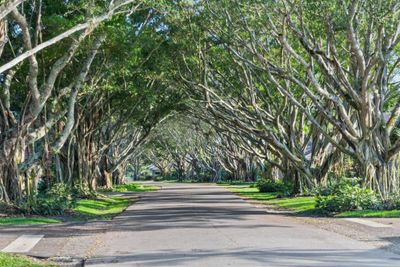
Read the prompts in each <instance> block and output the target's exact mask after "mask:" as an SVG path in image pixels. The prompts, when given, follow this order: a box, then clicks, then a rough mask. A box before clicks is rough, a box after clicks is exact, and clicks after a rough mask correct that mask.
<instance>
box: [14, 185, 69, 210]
mask: <svg viewBox="0 0 400 267" xmlns="http://www.w3.org/2000/svg"><path fill="white" fill-rule="evenodd" d="M75 205H76V198H75V197H74V195H73V192H72V190H71V188H70V187H69V186H67V185H65V184H62V183H59V184H54V185H53V186H52V187H51V188H50V189H49V190H47V191H45V192H42V193H39V194H38V195H37V196H36V197H34V198H33V199H28V200H26V201H24V202H22V203H20V209H21V211H22V213H24V214H36V215H60V214H63V213H65V212H68V211H70V210H71V209H72V208H73V207H75Z"/></svg>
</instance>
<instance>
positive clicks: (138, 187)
mask: <svg viewBox="0 0 400 267" xmlns="http://www.w3.org/2000/svg"><path fill="white" fill-rule="evenodd" d="M158 189H159V187H158V186H152V185H142V184H122V185H116V186H114V188H113V189H112V190H111V191H112V192H120V193H123V192H152V191H155V190H158Z"/></svg>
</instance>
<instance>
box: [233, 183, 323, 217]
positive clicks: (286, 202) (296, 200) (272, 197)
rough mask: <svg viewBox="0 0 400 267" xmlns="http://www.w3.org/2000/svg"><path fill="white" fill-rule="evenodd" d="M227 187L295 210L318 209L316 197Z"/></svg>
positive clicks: (256, 198)
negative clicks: (286, 196)
mask: <svg viewBox="0 0 400 267" xmlns="http://www.w3.org/2000/svg"><path fill="white" fill-rule="evenodd" d="M227 188H228V189H229V190H230V191H232V192H234V193H237V194H238V195H240V196H242V197H245V198H249V199H254V200H257V201H259V202H261V203H265V204H268V205H275V206H277V207H280V208H284V209H287V210H291V211H294V212H298V213H308V212H315V211H316V209H315V198H314V197H293V198H277V196H278V193H260V192H259V191H258V189H257V188H256V187H248V186H247V187H246V186H230V187H227Z"/></svg>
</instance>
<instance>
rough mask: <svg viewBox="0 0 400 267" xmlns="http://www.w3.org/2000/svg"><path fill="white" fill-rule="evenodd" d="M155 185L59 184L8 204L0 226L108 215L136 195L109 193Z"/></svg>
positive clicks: (126, 204) (132, 201)
mask: <svg viewBox="0 0 400 267" xmlns="http://www.w3.org/2000/svg"><path fill="white" fill-rule="evenodd" d="M158 189H159V188H158V187H156V186H148V185H141V184H125V185H118V186H115V187H114V188H112V189H104V190H100V191H99V193H96V194H93V193H90V192H84V191H81V190H79V189H76V188H75V189H74V188H72V189H71V188H67V187H65V186H64V185H62V184H59V185H55V186H53V187H52V189H51V190H48V191H45V192H43V193H41V194H40V195H39V196H38V197H37V198H35V202H33V203H29V202H25V203H24V205H20V206H18V209H16V208H14V209H12V208H8V210H12V212H11V213H10V214H9V215H10V216H3V217H0V226H1V225H40V224H50V223H59V222H65V221H86V220H99V219H102V220H103V219H111V218H113V217H114V216H115V215H117V214H119V213H121V212H122V211H124V210H125V209H126V208H127V207H128V206H129V205H131V204H132V203H134V202H135V201H136V200H137V198H138V196H137V195H135V194H124V195H122V196H113V195H112V194H109V193H140V192H152V191H155V190H158Z"/></svg>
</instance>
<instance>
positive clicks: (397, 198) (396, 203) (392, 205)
mask: <svg viewBox="0 0 400 267" xmlns="http://www.w3.org/2000/svg"><path fill="white" fill-rule="evenodd" d="M381 206H382V207H381V208H382V209H384V210H396V209H400V193H395V194H392V195H390V196H389V197H388V198H387V199H385V200H383V201H382V204H381Z"/></svg>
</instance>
